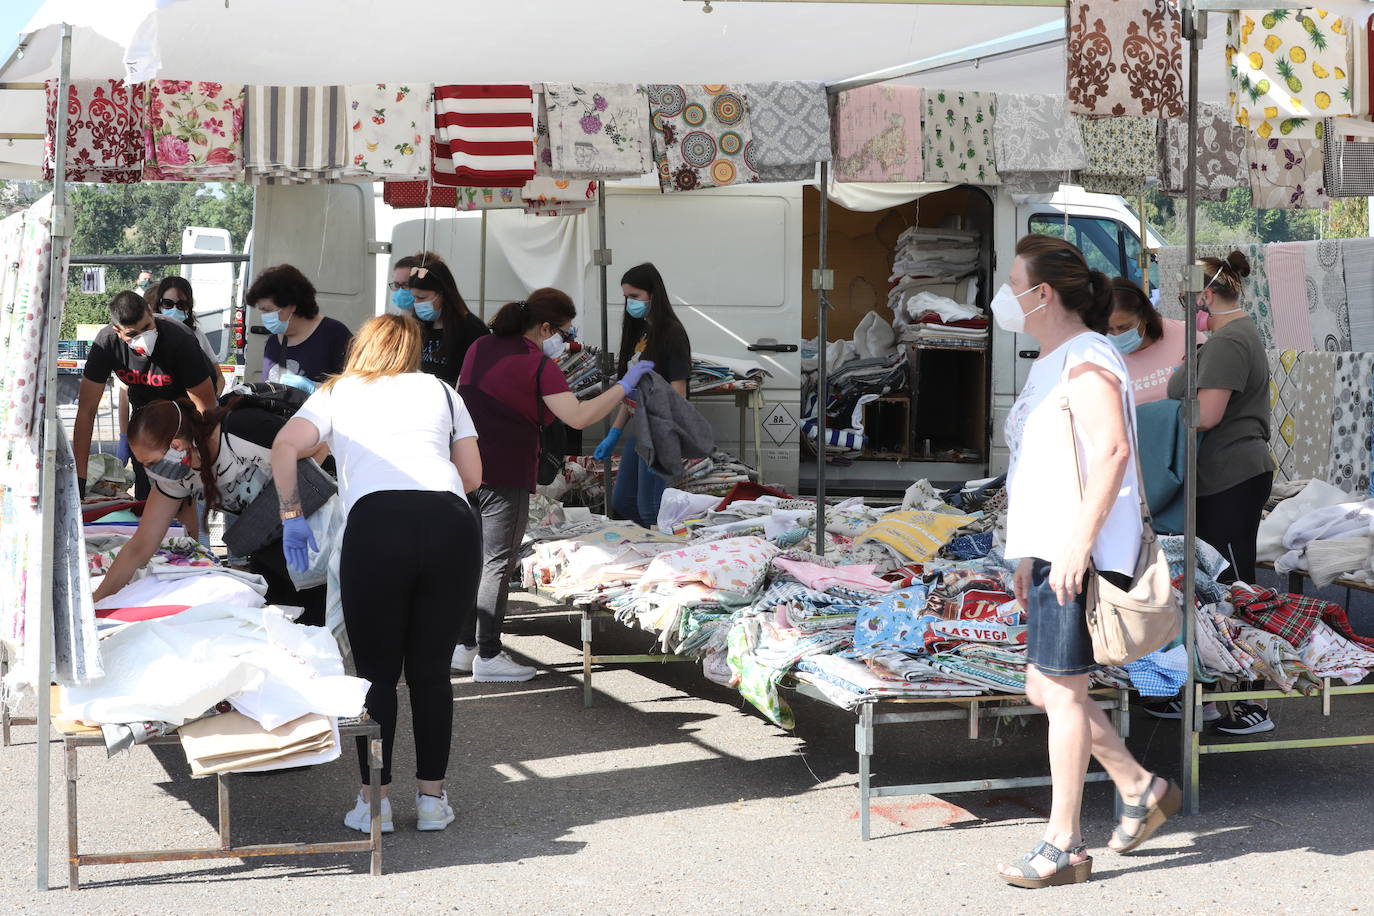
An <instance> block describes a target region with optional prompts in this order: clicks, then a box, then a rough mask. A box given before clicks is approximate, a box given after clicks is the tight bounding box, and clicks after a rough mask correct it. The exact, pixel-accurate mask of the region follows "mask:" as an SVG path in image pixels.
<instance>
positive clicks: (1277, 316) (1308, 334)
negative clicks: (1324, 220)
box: [1264, 242, 1312, 350]
mask: <svg viewBox="0 0 1374 916" xmlns="http://www.w3.org/2000/svg"><path fill="white" fill-rule="evenodd" d="M1306 245H1307V243H1306V242H1279V243H1277V244H1273V245H1267V246H1265V249H1264V258H1265V264H1266V266H1267V267H1268V269H1269V303H1270V307H1271V309H1272V312H1273V316H1274V339H1273V346H1274V347H1275V348H1277V349H1280V350H1310V349H1312V325H1311V324H1310V323H1309V322H1308V318H1307V282H1306V279H1307V278H1306V276H1305V274H1306V267H1305V265H1306V263H1307V255H1306V253H1305V252H1304V251H1303V249H1304V248H1305V247H1306Z"/></svg>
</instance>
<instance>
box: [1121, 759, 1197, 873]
mask: <svg viewBox="0 0 1374 916" xmlns="http://www.w3.org/2000/svg"><path fill="white" fill-rule="evenodd" d="M1158 778H1159V777H1158V776H1156V775H1155V774H1153V773H1151V774H1150V781H1149V783H1148V784H1146V786H1145V791H1144V792H1142V793H1141V794H1140V796H1139V797H1140V799H1141V800H1142V801H1144V800H1145V799H1147V798H1149V797H1150V790H1151V789H1153V788H1154V787H1155V780H1156V779H1158ZM1182 807H1183V790H1182V789H1180V788H1179V787H1178V783H1176V782H1174V781H1173V780H1172V779H1171V780H1169V787H1168V788H1167V789H1165V791H1164V794H1163V795H1162V796H1161V797H1160V799H1159V801H1157V802H1155V803H1154V804H1153V805H1148V806H1147V805H1127V804H1124V803H1123V804H1122V806H1121V816H1122V817H1130V818H1135V819H1136V820H1138V821H1140V825H1139V826H1138V827H1137V828H1136V830H1135V832H1134V833H1127V832H1126V831H1125V830H1123V829H1122V828H1121V825H1120V824H1119V823H1118V824H1117V825H1116V829H1115V830H1113V831H1112V839H1113V840H1115V841H1116V842H1118V843H1120V844H1121V845H1120V846H1115V847H1109V848H1110V849H1111V850H1112V852H1115V853H1117V854H1125V853H1128V852H1132V851H1134V850H1136V849H1138V848H1139V847H1140V844H1142V843H1144V842H1145V841H1146V840H1148V839H1149V838H1150V837H1152V836H1154V835H1155V831H1157V830H1158V829H1159V828H1160V827H1163V826H1164V822H1165V821H1167V820H1168V819H1169V818H1171V817H1173V816H1174V815H1175V814H1177V813H1178V812H1179V809H1180V808H1182Z"/></svg>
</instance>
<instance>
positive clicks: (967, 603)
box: [959, 589, 1012, 620]
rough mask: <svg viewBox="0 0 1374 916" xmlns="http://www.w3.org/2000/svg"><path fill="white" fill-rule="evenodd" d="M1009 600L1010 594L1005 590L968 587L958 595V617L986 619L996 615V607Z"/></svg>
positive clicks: (961, 618) (962, 618) (1010, 598)
mask: <svg viewBox="0 0 1374 916" xmlns="http://www.w3.org/2000/svg"><path fill="white" fill-rule="evenodd" d="M1011 600H1012V596H1011V595H1008V594H1007V593H1006V592H994V591H983V590H981V589H969V590H968V591H966V592H964V593H963V594H962V595H960V596H959V619H960V620H986V619H988V618H989V617H996V616H997V612H998V609H999V608H1001V606H1002V605H1004V604H1006V603H1007V602H1008V601H1011Z"/></svg>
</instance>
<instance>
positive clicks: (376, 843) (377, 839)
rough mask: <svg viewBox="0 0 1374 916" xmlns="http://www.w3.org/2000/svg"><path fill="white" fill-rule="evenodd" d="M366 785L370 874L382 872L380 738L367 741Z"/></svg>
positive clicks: (375, 874)
mask: <svg viewBox="0 0 1374 916" xmlns="http://www.w3.org/2000/svg"><path fill="white" fill-rule="evenodd" d="M367 748H368V754H367V786H368V788H369V789H370V790H371V792H370V795H371V798H369V799H368V802H369V803H370V804H371V806H372V823H371V825H370V827H371V832H370V833H369V837H370V839H371V840H372V868H371V871H372V874H373V875H374V876H377V875H380V874H381V873H382V739H381V738H373V739H372V740H371V741H369V742H368V746H367Z"/></svg>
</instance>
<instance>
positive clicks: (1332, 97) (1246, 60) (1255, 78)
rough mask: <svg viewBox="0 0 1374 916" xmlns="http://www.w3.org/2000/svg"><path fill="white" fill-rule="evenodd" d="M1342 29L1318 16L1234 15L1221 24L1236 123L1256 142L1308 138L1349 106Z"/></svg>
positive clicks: (1327, 16) (1342, 24)
mask: <svg viewBox="0 0 1374 916" xmlns="http://www.w3.org/2000/svg"><path fill="white" fill-rule="evenodd" d="M1350 57H1351V53H1350V39H1349V35H1348V34H1347V23H1346V21H1345V20H1343V19H1342V18H1341V17H1340V16H1337V15H1335V14H1333V13H1328V12H1327V11H1325V10H1316V9H1305V10H1241V11H1239V12H1237V13H1234V14H1232V15H1231V16H1230V17H1229V18H1228V19H1227V21H1226V58H1227V64H1228V66H1229V67H1230V70H1231V105H1232V108H1233V109H1234V110H1235V113H1236V123H1238V124H1240V125H1242V126H1244V127H1248V128H1249V129H1250V130H1251V131H1252V132H1254V134H1255V135H1256V136H1258V137H1260V138H1261V139H1265V140H1268V139H1271V138H1283V139H1288V140H1300V139H1301V140H1313V139H1318V138H1320V137H1321V120H1322V119H1323V118H1327V117H1333V116H1338V115H1348V114H1350V113H1351V112H1352V108H1351V89H1350V74H1349V67H1350Z"/></svg>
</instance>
